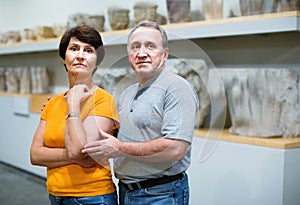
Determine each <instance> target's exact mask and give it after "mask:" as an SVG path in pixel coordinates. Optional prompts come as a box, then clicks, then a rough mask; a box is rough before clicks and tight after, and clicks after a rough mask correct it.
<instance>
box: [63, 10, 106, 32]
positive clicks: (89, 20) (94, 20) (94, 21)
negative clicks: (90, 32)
mask: <svg viewBox="0 0 300 205" xmlns="http://www.w3.org/2000/svg"><path fill="white" fill-rule="evenodd" d="M104 22H105V18H104V16H102V15H89V14H85V13H74V14H71V15H69V17H68V20H67V27H68V28H71V27H75V26H82V25H88V26H92V27H94V28H95V29H96V30H97V31H99V32H102V31H104Z"/></svg>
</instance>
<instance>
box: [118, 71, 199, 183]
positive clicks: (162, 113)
mask: <svg viewBox="0 0 300 205" xmlns="http://www.w3.org/2000/svg"><path fill="white" fill-rule="evenodd" d="M197 109H198V96H197V94H196V92H195V90H194V89H193V88H192V86H191V85H190V84H189V83H188V82H187V81H186V80H185V79H183V78H182V77H180V76H178V75H176V74H174V73H172V72H170V71H168V70H166V69H164V70H162V71H161V72H160V73H159V74H158V75H157V76H155V77H153V78H152V79H150V80H149V81H148V82H147V83H146V84H145V85H142V86H141V87H140V86H139V84H134V85H132V86H130V87H129V88H127V89H126V90H125V91H124V92H123V93H122V94H121V96H120V98H119V100H118V111H119V116H120V122H121V126H120V130H119V133H118V138H119V140H120V141H125V142H144V141H149V140H153V139H156V138H170V139H179V140H184V141H187V142H189V143H190V144H191V143H192V138H193V133H194V125H195V117H196V112H197ZM190 148H191V146H190V147H189V150H188V152H187V154H186V155H185V157H183V159H181V160H180V161H177V162H170V163H150V162H145V161H141V160H137V159H133V158H130V157H120V158H116V159H115V160H114V170H115V172H116V176H117V177H118V178H119V179H121V180H122V182H124V183H134V182H138V181H142V180H145V179H147V178H157V177H161V176H162V175H174V174H177V173H180V172H183V171H185V170H186V169H187V168H188V167H189V165H190V155H191V149H190Z"/></svg>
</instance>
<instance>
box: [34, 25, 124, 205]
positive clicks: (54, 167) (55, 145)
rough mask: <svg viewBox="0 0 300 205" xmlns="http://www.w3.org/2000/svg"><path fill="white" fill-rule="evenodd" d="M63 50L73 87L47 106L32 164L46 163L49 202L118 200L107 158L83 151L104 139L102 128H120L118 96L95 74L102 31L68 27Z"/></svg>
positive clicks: (111, 202)
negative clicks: (98, 81) (101, 84)
mask: <svg viewBox="0 0 300 205" xmlns="http://www.w3.org/2000/svg"><path fill="white" fill-rule="evenodd" d="M59 54H60V57H61V60H62V63H63V64H64V66H65V69H66V71H67V72H68V81H69V90H68V91H66V92H64V93H62V94H60V95H58V96H56V97H54V98H52V99H51V100H50V101H49V102H47V104H46V106H45V107H44V109H43V111H42V114H41V118H40V122H39V125H38V127H37V130H36V132H35V134H34V139H33V142H32V146H31V150H30V159H31V163H32V164H33V165H39V166H45V167H47V190H48V193H49V198H50V201H51V204H52V205H54V204H109V205H112V204H117V195H116V190H115V185H114V183H113V181H112V175H111V171H110V167H109V164H108V161H107V160H106V159H100V160H98V161H97V162H96V161H95V160H93V159H92V158H91V157H90V156H88V155H85V154H82V152H81V150H82V148H83V146H84V145H85V144H86V143H88V142H92V141H95V140H98V139H101V136H100V134H99V130H103V131H105V132H109V133H114V132H115V131H116V130H117V127H118V121H119V120H118V115H117V109H116V104H115V100H114V98H113V97H112V95H110V94H109V93H108V92H106V91H104V90H103V89H101V88H99V87H98V86H97V85H96V84H94V82H93V80H92V75H93V73H94V72H95V69H96V68H97V65H98V64H99V63H100V62H101V61H102V59H103V57H104V49H103V43H102V39H101V36H100V34H99V33H98V32H97V31H96V30H95V29H94V28H91V27H89V26H78V27H74V28H71V29H69V30H67V31H66V32H65V33H64V35H63V36H62V38H61V41H60V45H59Z"/></svg>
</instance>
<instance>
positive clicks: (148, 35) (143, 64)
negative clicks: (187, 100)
mask: <svg viewBox="0 0 300 205" xmlns="http://www.w3.org/2000/svg"><path fill="white" fill-rule="evenodd" d="M128 54H129V62H130V65H131V67H132V68H133V70H134V71H135V73H136V75H137V77H138V80H139V82H140V83H145V82H146V81H147V80H149V79H150V78H151V77H153V76H154V75H156V74H157V73H158V72H159V71H161V70H162V69H163V68H164V62H165V60H166V59H167V58H168V49H164V48H163V46H162V37H161V34H160V32H159V31H158V30H156V29H154V28H148V27H140V28H138V29H136V30H135V31H134V32H133V34H132V36H131V37H130V39H129V42H128Z"/></svg>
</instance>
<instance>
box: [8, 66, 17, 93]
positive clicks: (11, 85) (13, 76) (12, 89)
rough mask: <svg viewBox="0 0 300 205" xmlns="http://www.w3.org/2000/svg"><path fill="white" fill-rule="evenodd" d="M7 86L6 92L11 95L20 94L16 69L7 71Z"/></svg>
mask: <svg viewBox="0 0 300 205" xmlns="http://www.w3.org/2000/svg"><path fill="white" fill-rule="evenodd" d="M5 85H6V91H7V92H9V93H18V92H19V77H18V72H17V69H16V68H13V67H7V68H6V69H5Z"/></svg>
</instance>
